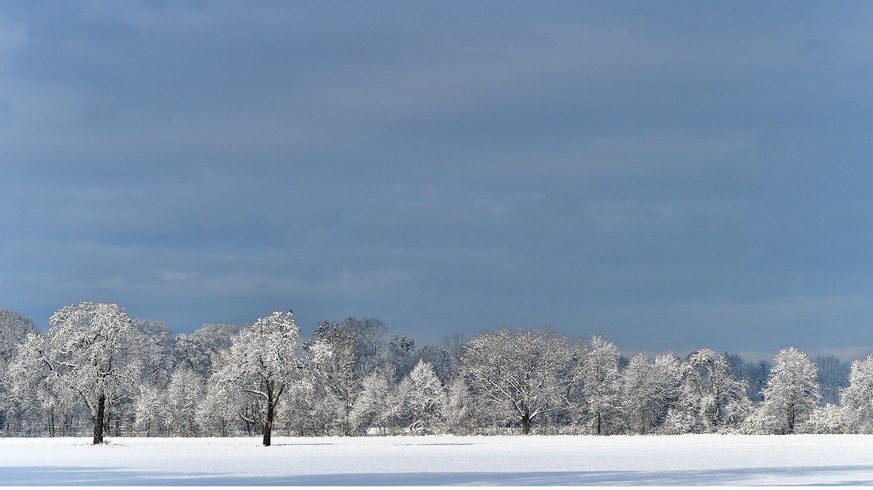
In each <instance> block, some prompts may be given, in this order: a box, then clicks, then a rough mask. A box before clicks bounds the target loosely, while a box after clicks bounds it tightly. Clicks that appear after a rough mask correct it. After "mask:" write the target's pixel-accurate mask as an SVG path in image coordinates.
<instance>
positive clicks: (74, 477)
mask: <svg viewBox="0 0 873 490" xmlns="http://www.w3.org/2000/svg"><path fill="white" fill-rule="evenodd" d="M871 472H873V466H815V467H784V468H730V469H718V470H664V471H547V472H457V473H450V472H440V473H337V474H324V475H289V476H263V477H259V476H251V477H249V476H235V475H221V474H214V473H196V472H192V473H179V472H147V471H136V470H125V469H112V468H108V469H107V468H96V467H65V466H48V467H3V468H0V485H14V486H23V485H33V486H38V485H53V486H55V485H64V486H76V485H88V486H95V485H112V486H119V485H124V486H136V485H150V486H154V485H174V486H178V485H209V486H223V485H232V486H252V485H284V486H288V485H292V486H293V485H301V486H321V485H329V486H395V485H403V486H409V485H514V486H529V485H530V486H549V485H564V486H580V485H582V486H585V485H597V486H602V485H658V486H672V485H749V484H752V485H754V484H764V485H780V484H783V483H785V484H792V485H797V484H798V481H799V479H808V480H810V481H809V482H804V481H800V482H799V483H800V484H804V483H808V484H815V485H854V486H858V485H870V484H873V477H870V474H871ZM854 473H862V475H856V476H861V477H862V478H854V479H851V478H852V476H853V474H854Z"/></svg>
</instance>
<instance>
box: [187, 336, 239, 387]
mask: <svg viewBox="0 0 873 490" xmlns="http://www.w3.org/2000/svg"><path fill="white" fill-rule="evenodd" d="M239 330H240V328H239V326H237V325H233V324H230V323H204V324H203V325H202V326H201V327H200V328H198V329H197V330H195V331H194V332H192V333H190V334H179V335H178V336H177V337H176V340H175V342H174V348H173V355H174V358H175V363H174V364H175V365H177V366H178V365H181V364H184V365H186V366H188V367H189V368H191V369H193V370H194V371H195V372H196V373H197V374H199V375H200V376H201V377H202V378H204V379H206V378H208V377H209V375H210V374H212V356H214V355H215V354H216V353H218V352H221V351H223V350H227V349H230V345H231V343H232V341H231V339H232V338H233V336H234V335H236V334H237V333H239Z"/></svg>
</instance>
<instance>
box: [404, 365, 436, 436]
mask: <svg viewBox="0 0 873 490" xmlns="http://www.w3.org/2000/svg"><path fill="white" fill-rule="evenodd" d="M398 392H399V399H400V402H401V404H402V411H403V416H404V418H405V420H406V422H407V428H408V429H409V431H410V432H412V433H417V434H436V433H439V432H441V431H442V430H443V429H444V427H445V419H446V416H445V412H446V405H447V399H446V391H445V388H444V387H443V385H442V382H441V381H440V379H439V378H438V377H437V375H436V373H434V370H433V367H432V366H431V365H430V364H428V363H426V362H424V361H419V362H418V364H416V366H415V368H413V370H412V372H410V373H409V374H408V375H407V376H406V377H405V378H403V381H401V382H400V386H399V387H398Z"/></svg>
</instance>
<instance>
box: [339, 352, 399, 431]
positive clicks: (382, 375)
mask: <svg viewBox="0 0 873 490" xmlns="http://www.w3.org/2000/svg"><path fill="white" fill-rule="evenodd" d="M393 379H394V372H393V371H392V370H391V369H390V367H388V366H385V367H384V368H383V369H380V370H377V371H375V372H372V373H370V374H368V375H367V376H366V377H364V379H363V382H362V389H361V394H360V395H359V396H358V397H357V399H356V400H355V404H354V406H353V407H352V413H351V421H352V424H353V426H354V427H355V430H356V431H362V430H363V431H364V432H366V431H368V429H370V428H378V429H379V432H380V433H382V434H384V433H385V431H386V430H387V429H389V428H391V427H393V426H394V424H395V420H396V418H397V415H398V412H399V409H400V406H399V405H400V404H399V401H398V399H397V395H396V393H395V387H394V385H393V384H392V383H393Z"/></svg>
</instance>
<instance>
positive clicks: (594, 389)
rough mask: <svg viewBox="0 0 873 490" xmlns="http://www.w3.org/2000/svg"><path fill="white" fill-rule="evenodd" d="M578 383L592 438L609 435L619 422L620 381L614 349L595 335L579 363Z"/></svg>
mask: <svg viewBox="0 0 873 490" xmlns="http://www.w3.org/2000/svg"><path fill="white" fill-rule="evenodd" d="M582 366H583V368H582V369H583V371H582V383H583V386H584V391H583V393H584V396H585V405H586V407H587V411H588V423H589V427H590V429H591V430H592V431H593V432H594V433H595V434H609V433H612V432H614V431H616V429H618V425H619V422H620V417H619V415H620V413H619V411H618V409H619V407H620V406H621V403H620V401H621V378H620V376H619V373H618V347H616V346H615V344H614V343H612V342H609V341H606V340H604V339H603V338H602V337H599V336H597V335H595V336H594V337H592V339H591V345H590V347H589V348H588V350H587V351H586V352H585V354H584V358H583V361H582Z"/></svg>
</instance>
